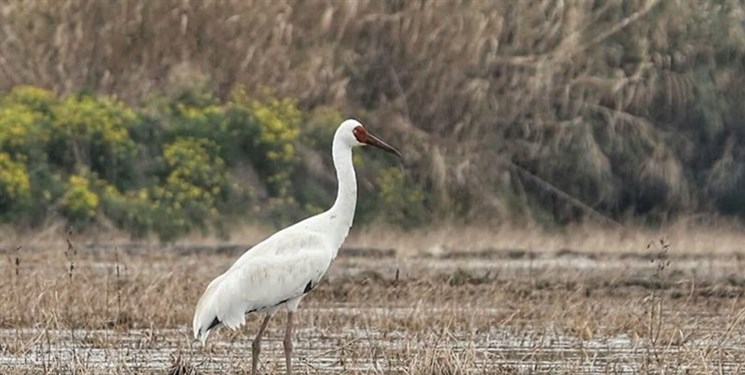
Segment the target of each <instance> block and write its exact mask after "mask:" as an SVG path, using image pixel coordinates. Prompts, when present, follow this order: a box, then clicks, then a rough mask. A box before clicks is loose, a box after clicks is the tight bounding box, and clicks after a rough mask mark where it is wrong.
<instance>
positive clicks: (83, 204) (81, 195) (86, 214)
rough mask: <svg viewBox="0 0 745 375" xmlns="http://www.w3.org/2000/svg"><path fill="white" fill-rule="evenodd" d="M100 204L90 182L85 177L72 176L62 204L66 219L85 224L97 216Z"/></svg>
mask: <svg viewBox="0 0 745 375" xmlns="http://www.w3.org/2000/svg"><path fill="white" fill-rule="evenodd" d="M99 202H100V199H99V197H98V195H96V193H95V192H93V191H92V190H91V184H90V180H89V179H88V178H86V177H83V176H78V175H72V176H70V179H69V180H68V181H67V187H66V190H65V193H64V194H63V195H62V199H61V202H60V203H61V204H62V213H63V214H64V215H65V217H67V218H68V219H70V220H72V221H77V222H85V221H89V220H92V219H93V218H94V217H95V216H96V209H97V208H98V204H99Z"/></svg>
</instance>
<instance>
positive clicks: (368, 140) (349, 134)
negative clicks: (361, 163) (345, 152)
mask: <svg viewBox="0 0 745 375" xmlns="http://www.w3.org/2000/svg"><path fill="white" fill-rule="evenodd" d="M335 137H340V139H341V141H342V142H344V143H345V144H347V145H348V146H349V147H355V146H364V145H370V146H375V147H377V148H379V149H381V150H385V151H388V152H390V153H392V154H395V155H398V157H401V153H400V152H398V150H396V149H395V148H393V147H392V146H391V145H389V144H387V143H385V142H383V141H381V140H380V138H378V137H376V136H374V135H372V134H370V133H368V131H367V129H365V127H364V126H362V124H360V122H359V121H357V120H352V119H349V120H346V121H344V122H342V123H341V125H340V126H339V129H338V130H337V131H336V136H335Z"/></svg>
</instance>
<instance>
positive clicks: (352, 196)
mask: <svg viewBox="0 0 745 375" xmlns="http://www.w3.org/2000/svg"><path fill="white" fill-rule="evenodd" d="M365 144H368V145H372V146H375V147H378V148H381V149H383V150H386V151H388V152H391V153H394V154H396V155H398V156H399V157H400V156H401V153H399V152H398V151H397V150H396V149H395V148H393V147H391V146H389V145H388V144H386V143H385V142H383V141H381V140H380V139H378V138H377V137H375V136H373V135H372V134H370V133H368V132H367V131H366V130H365V127H363V126H362V124H360V123H359V122H358V121H356V120H351V119H350V120H346V121H344V122H342V123H341V125H340V126H339V128H338V129H337V130H336V133H335V134H334V142H333V146H332V156H333V159H334V167H335V168H336V177H337V179H338V182H339V190H338V193H337V196H336V201H335V202H334V205H333V206H331V208H330V209H329V210H328V211H326V212H323V213H321V214H318V215H315V216H312V217H309V218H307V219H305V220H303V221H300V222H298V223H296V224H294V225H292V226H289V227H287V228H285V229H282V230H281V231H279V232H277V233H275V234H274V235H272V236H270V237H269V238H267V239H265V240H264V241H262V242H261V243H259V244H257V245H256V246H254V247H252V248H251V249H249V250H248V251H246V252H245V253H244V254H243V255H242V256H241V257H240V258H238V260H237V261H236V262H235V263H234V264H233V265H232V266H231V267H230V269H228V270H227V271H225V273H223V274H222V275H220V276H218V277H216V278H215V279H214V280H212V282H210V284H209V285H208V286H207V289H206V290H205V291H204V294H202V297H201V298H200V299H199V302H198V303H197V308H196V311H195V313H194V339H195V340H199V341H201V342H202V345H204V343H205V341H206V340H207V335H209V333H210V331H211V330H212V329H214V328H215V327H217V326H219V325H221V324H222V325H224V326H226V327H228V328H231V329H236V328H238V327H240V326H242V325H243V324H244V323H245V322H246V314H249V313H253V312H256V313H261V312H264V313H266V317H265V318H264V321H263V322H262V323H261V327H260V328H259V332H258V333H257V334H256V338H255V339H254V340H253V344H252V361H251V373H252V374H256V370H257V367H258V359H259V353H260V352H261V337H262V335H263V334H264V330H265V329H266V326H267V323H269V318H271V317H272V314H274V313H275V312H276V311H277V310H278V309H280V308H282V307H284V308H286V309H287V327H286V329H285V337H284V342H283V343H284V349H285V362H286V366H287V374H291V373H292V366H291V359H290V357H291V354H292V340H291V336H292V315H293V312H294V311H295V310H297V307H298V304H299V303H300V300H301V299H302V298H303V296H305V294H307V293H308V292H310V291H311V289H313V288H315V286H316V285H318V283H319V282H320V280H321V278H322V277H323V275H324V273H326V270H327V269H328V267H329V265H330V264H331V261H332V260H333V259H334V258H335V257H336V253H337V252H338V251H339V247H340V246H341V244H342V243H343V242H344V239H345V238H346V237H347V234H348V233H349V228H351V226H352V219H353V218H354V209H355V205H356V204H357V179H356V177H355V174H354V166H353V164H352V148H354V147H356V146H362V145H365Z"/></svg>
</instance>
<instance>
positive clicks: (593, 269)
mask: <svg viewBox="0 0 745 375" xmlns="http://www.w3.org/2000/svg"><path fill="white" fill-rule="evenodd" d="M384 233H388V234H387V236H383V234H384ZM454 233H457V236H461V237H456V234H454ZM506 233H510V232H509V231H506V230H503V231H500V232H498V233H487V232H481V233H480V234H478V233H476V232H475V231H473V232H464V231H453V232H450V231H443V232H438V233H430V234H429V235H428V236H425V235H416V236H412V238H409V239H408V240H406V241H404V240H403V239H404V238H406V236H405V235H403V234H397V235H393V234H390V232H387V231H373V230H371V231H369V232H366V233H357V234H356V235H355V236H354V238H352V239H351V241H350V246H352V247H350V248H349V249H347V250H346V251H342V252H341V253H340V254H341V256H340V257H339V258H338V259H337V260H336V262H335V263H334V265H333V266H332V269H331V271H330V272H329V275H328V276H327V278H326V280H325V281H324V282H323V283H322V284H321V285H320V286H319V287H318V288H317V289H316V290H314V291H313V293H311V294H310V295H309V296H308V297H307V298H306V299H305V301H304V302H303V305H302V309H301V312H300V313H299V314H297V317H298V324H297V327H299V329H298V331H297V333H296V336H295V342H296V346H297V348H298V360H297V361H296V362H295V363H296V366H297V368H296V371H298V372H299V373H339V372H344V373H401V374H460V373H469V374H478V373H489V374H493V373H498V374H517V373H534V372H551V373H566V374H570V373H577V372H584V373H598V372H600V373H624V372H628V371H631V370H634V371H636V372H642V373H657V372H662V371H668V372H669V371H673V372H676V373H677V372H680V371H681V370H680V369H688V370H684V371H683V372H685V371H689V372H692V373H738V372H739V371H742V370H743V368H742V367H741V366H742V363H745V341H743V335H742V332H743V329H744V328H743V327H745V299H743V297H745V279H743V276H742V275H744V274H745V258H743V256H742V248H741V245H740V247H737V248H732V249H729V250H727V247H726V246H727V245H723V246H722V247H720V246H712V249H713V251H711V252H709V251H706V249H705V248H697V247H696V246H698V245H695V241H694V242H692V243H694V245H693V247H690V248H689V247H687V246H688V245H687V244H684V242H681V245H680V248H679V247H678V245H676V243H675V242H672V246H669V245H670V242H667V241H662V242H660V241H657V240H656V241H654V242H653V244H652V245H651V246H650V247H649V248H648V247H647V242H648V240H647V241H644V242H641V243H640V244H639V245H640V247H641V249H639V250H635V251H625V250H623V249H621V250H619V251H612V250H611V249H610V248H604V247H603V246H602V245H603V244H604V242H602V241H600V240H599V239H596V241H597V242H595V244H596V245H597V246H599V247H598V248H595V249H592V248H591V242H590V240H589V239H583V240H578V239H576V238H575V239H571V238H565V239H564V240H563V241H560V242H558V243H557V244H555V245H552V246H549V244H551V243H552V242H551V241H549V239H550V238H551V237H550V236H546V235H534V236H533V237H534V238H528V237H527V236H528V235H529V232H528V231H525V230H524V231H522V232H517V231H512V232H511V233H512V236H514V238H512V239H511V240H510V241H508V240H507V239H505V238H504V237H506V236H507V235H506ZM678 233H680V236H683V233H685V232H683V231H680V232H678ZM688 233H689V235H688V237H687V238H697V237H698V236H696V235H695V234H694V233H692V232H691V231H689V232H688ZM701 233H702V234H700V236H701V238H714V237H715V236H716V235H719V236H720V238H722V240H723V241H720V242H719V243H724V241H726V238H724V236H722V235H721V233H716V232H712V233H709V234H705V233H706V231H702V232H701ZM584 234H585V233H582V234H578V236H579V237H584ZM587 234H588V235H589V233H587ZM603 235H605V233H602V232H595V233H594V236H595V237H602V236H603ZM730 236H733V237H734V238H737V237H736V236H738V235H736V234H730ZM642 237H644V234H641V233H639V234H636V235H635V236H627V237H623V238H621V239H619V240H618V241H616V240H613V242H614V243H615V244H619V243H621V242H635V240H634V239H635V238H642ZM458 238H460V240H461V241H463V239H466V238H467V239H472V240H473V245H471V246H472V247H466V248H463V250H464V251H449V250H447V247H445V249H446V250H445V251H443V252H440V253H438V252H427V251H418V250H413V249H409V247H410V246H413V244H416V243H417V241H421V242H422V247H424V248H425V249H426V246H425V245H424V244H428V242H427V241H430V242H438V240H440V241H442V242H443V243H444V244H446V245H447V246H450V245H451V244H456V243H457V242H456V239H458ZM489 238H492V239H495V238H502V240H501V242H496V243H493V244H491V246H488V247H485V248H483V249H480V250H479V249H478V246H480V244H482V243H483V244H488V243H489V242H488V239H489ZM539 238H543V240H542V241H544V242H540V241H539ZM671 238H675V236H671ZM374 239H379V241H374ZM395 239H398V240H399V241H400V242H395ZM652 239H654V238H652ZM680 239H681V241H685V240H684V239H683V237H680ZM407 241H408V242H407ZM448 241H452V242H448ZM733 241H734V239H733ZM65 242H66V241H61V242H57V243H52V244H49V245H47V246H41V242H37V243H34V244H29V245H25V244H23V243H21V245H23V247H20V248H16V247H15V244H11V243H9V242H8V241H6V240H3V243H2V251H3V254H2V255H3V258H4V259H3V261H2V263H0V275H2V277H3V278H4V279H5V280H3V281H2V283H0V310H1V311H2V312H3V314H2V315H0V371H6V370H8V369H12V370H14V372H27V373H58V372H60V371H64V372H75V373H100V372H112V373H141V372H161V373H162V372H165V371H166V370H168V369H169V368H171V369H172V370H174V372H173V373H178V372H177V371H176V370H179V371H182V372H181V373H189V371H195V372H196V373H213V372H226V371H227V372H239V373H240V372H246V371H247V370H248V369H249V368H250V356H249V353H250V351H249V350H248V348H249V345H250V342H249V338H250V335H252V334H253V332H255V330H256V328H257V326H258V323H259V321H258V317H252V318H251V319H249V324H248V325H249V326H248V328H246V329H243V330H241V331H237V332H230V331H227V330H225V329H221V330H219V331H218V332H217V334H215V335H214V336H212V337H211V341H210V344H209V345H208V347H207V348H206V349H202V348H200V347H194V346H192V345H193V344H192V342H191V339H190V336H191V335H190V332H189V331H190V330H189V328H188V327H189V326H190V322H191V314H192V312H193V307H194V304H195V302H196V300H197V298H198V297H199V294H200V293H201V291H202V290H203V288H204V286H205V284H206V282H207V281H208V280H209V279H211V278H212V277H214V276H215V275H217V274H218V273H219V272H222V270H224V269H225V268H226V267H227V266H228V265H229V264H230V262H231V261H232V260H233V259H235V257H236V256H237V254H239V253H240V251H241V248H240V247H230V246H222V247H221V246H215V245H212V246H201V245H198V244H193V245H189V246H186V245H174V246H171V247H168V248H162V247H160V246H154V245H147V244H136V245H131V244H130V245H127V244H124V243H120V244H118V245H116V246H114V245H110V244H106V243H103V242H101V241H99V242H90V243H86V241H85V239H79V238H76V237H75V236H72V237H71V238H70V243H71V245H72V247H70V248H68V246H67V245H66V244H65ZM733 243H734V242H733ZM740 243H742V242H740ZM368 244H369V245H375V244H384V245H386V246H391V247H392V248H394V249H396V251H395V252H386V251H381V250H366V249H364V248H362V247H361V246H366V245H368ZM573 244H584V245H583V246H584V247H577V248H575V247H572V245H573ZM427 246H428V245H427ZM502 246H505V247H502ZM529 246H536V247H529ZM541 246H545V247H541ZM688 249H691V250H690V251H689V250H688ZM465 250H469V251H465ZM476 250H479V251H476ZM396 254H401V256H396ZM283 319H284V316H283V314H278V316H277V317H276V318H275V320H273V323H272V324H271V325H270V328H269V331H268V344H267V350H266V351H265V353H264V355H263V357H262V358H263V366H264V369H265V371H267V372H268V373H272V372H274V371H277V372H279V371H282V370H283V360H282V356H281V350H282V349H281V343H280V341H281V334H282V332H281V330H282V327H283V325H282V324H281V321H282V320H283ZM738 366H740V367H738ZM3 369H5V370H3ZM630 369H631V370H630Z"/></svg>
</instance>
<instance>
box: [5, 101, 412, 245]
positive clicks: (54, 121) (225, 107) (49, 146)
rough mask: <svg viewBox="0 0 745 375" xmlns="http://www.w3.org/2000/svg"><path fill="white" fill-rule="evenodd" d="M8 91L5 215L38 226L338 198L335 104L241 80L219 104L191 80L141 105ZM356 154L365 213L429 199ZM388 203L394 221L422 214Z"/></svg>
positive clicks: (382, 162)
mask: <svg viewBox="0 0 745 375" xmlns="http://www.w3.org/2000/svg"><path fill="white" fill-rule="evenodd" d="M0 100H1V103H2V109H1V113H2V115H1V116H0V130H2V131H1V132H0V145H2V151H0V163H2V170H3V174H2V175H1V176H0V212H2V216H0V219H2V220H3V221H13V222H15V223H24V224H28V225H39V224H43V223H44V221H45V220H49V219H50V218H54V217H55V216H56V215H57V214H59V215H61V216H62V217H64V219H65V220H66V221H68V222H70V223H73V224H75V225H92V224H97V225H103V226H111V225H113V226H115V227H118V228H122V229H125V230H127V231H130V232H131V233H132V234H134V235H137V236H141V235H146V234H148V233H150V232H154V233H157V234H158V235H159V236H160V237H161V238H164V239H171V238H174V237H176V236H179V235H183V234H186V233H188V232H189V231H190V230H192V229H194V228H205V229H206V228H208V227H210V226H215V227H216V228H217V229H226V228H225V227H224V226H223V224H224V223H225V222H226V220H230V219H234V218H235V216H238V215H241V216H244V217H245V216H249V217H253V218H255V219H259V220H269V221H272V222H274V223H276V224H278V225H279V224H286V223H287V222H289V221H292V220H297V219H299V218H301V217H303V216H307V215H309V214H312V213H317V212H320V211H321V209H322V207H325V206H327V205H330V203H331V202H332V200H333V193H334V192H335V190H334V188H335V176H334V175H333V169H332V166H331V158H330V155H329V151H330V140H331V137H332V135H333V132H334V131H335V130H336V126H337V125H338V123H339V122H340V121H341V115H340V114H339V113H338V112H336V111H334V110H331V109H328V108H324V107H318V108H316V109H315V110H313V111H311V112H309V113H303V112H301V111H300V110H299V109H298V108H297V104H296V102H295V101H293V100H290V99H276V98H274V97H271V96H268V95H262V96H261V97H260V98H258V99H251V98H249V97H248V96H247V95H246V93H245V91H243V90H242V89H236V90H235V92H233V94H232V95H231V96H230V99H229V100H228V101H226V102H222V103H221V102H219V101H218V100H217V99H215V98H214V97H212V96H211V95H209V94H206V93H200V92H192V91H185V92H181V93H179V95H177V96H175V97H156V98H152V100H151V101H150V103H149V104H148V105H147V106H145V107H143V108H141V109H139V110H134V109H131V108H129V107H128V106H126V105H125V104H123V103H122V102H120V101H117V100H114V99H111V98H107V97H95V96H91V95H86V94H72V95H68V96H65V97H62V98H59V97H56V96H55V95H54V94H53V93H51V92H49V91H46V90H43V89H39V88H35V87H31V86H16V87H15V88H13V90H11V91H10V93H8V94H7V95H4V96H2V99H0ZM301 125H302V126H301ZM320 156H324V157H320ZM356 161H357V164H358V166H359V167H361V168H360V169H361V172H362V177H363V181H368V184H367V185H363V191H364V193H363V194H362V197H361V199H362V202H361V203H360V206H361V207H363V208H364V211H363V214H362V220H366V219H369V218H370V217H371V216H372V215H377V214H381V213H382V214H384V215H386V212H385V211H379V210H375V207H380V208H383V207H391V204H395V205H396V206H397V208H398V209H400V208H401V206H403V205H410V206H413V207H418V206H421V205H422V204H423V198H422V195H421V194H417V193H416V192H417V187H415V186H411V184H409V186H407V185H406V184H405V183H404V180H403V177H402V174H401V172H400V170H399V169H398V168H397V167H396V166H395V164H394V163H393V160H391V159H390V158H388V160H386V159H385V158H380V157H378V158H376V157H374V156H373V157H371V158H364V159H362V158H359V159H358V160H356ZM368 165H370V168H368V167H367V166H368ZM366 186H375V188H374V189H371V188H365V187H366ZM371 190H372V191H371ZM378 202H380V203H381V204H376V203H378ZM387 212H388V215H390V219H391V220H393V221H394V222H395V223H397V224H402V225H411V224H413V223H419V222H421V221H422V220H426V217H424V216H423V215H420V216H418V217H412V216H410V215H408V216H407V215H403V216H402V215H401V214H400V211H390V210H388V211H387ZM405 212H409V211H405Z"/></svg>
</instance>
